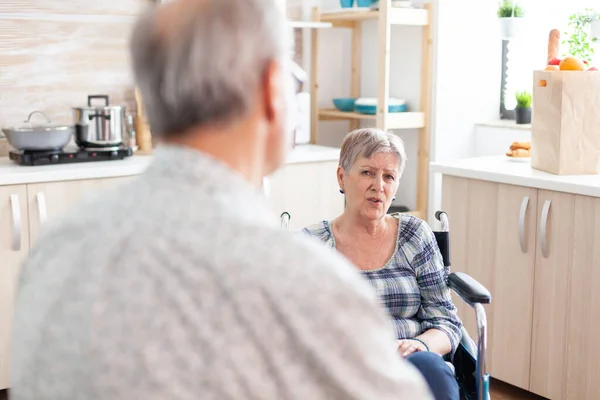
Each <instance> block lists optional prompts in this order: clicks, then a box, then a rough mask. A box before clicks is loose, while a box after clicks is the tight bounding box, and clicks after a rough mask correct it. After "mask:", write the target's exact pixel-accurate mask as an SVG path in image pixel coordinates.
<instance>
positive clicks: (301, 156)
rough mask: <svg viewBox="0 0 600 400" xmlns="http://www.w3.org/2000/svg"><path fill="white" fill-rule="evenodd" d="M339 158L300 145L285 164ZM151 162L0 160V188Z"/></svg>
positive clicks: (126, 170) (115, 172)
mask: <svg viewBox="0 0 600 400" xmlns="http://www.w3.org/2000/svg"><path fill="white" fill-rule="evenodd" d="M339 156H340V149H338V148H334V147H324V146H316V145H298V146H296V148H295V149H294V151H292V153H291V154H290V155H289V157H288V159H287V160H286V164H297V163H305V162H321V161H337V160H338V159H339ZM152 159H153V157H152V156H142V155H134V156H133V157H129V158H126V159H124V160H115V161H97V162H86V163H77V164H60V165H44V166H37V167H30V166H21V165H17V164H15V163H14V162H13V161H11V160H10V159H9V158H8V157H0V185H20V184H26V183H39V182H55V181H70V180H79V179H98V178H115V177H120V176H129V175H137V174H140V173H142V172H143V171H145V170H146V168H147V167H148V165H149V164H150V163H151V162H152Z"/></svg>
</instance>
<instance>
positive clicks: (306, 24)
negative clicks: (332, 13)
mask: <svg viewBox="0 0 600 400" xmlns="http://www.w3.org/2000/svg"><path fill="white" fill-rule="evenodd" d="M288 24H289V25H290V26H291V27H292V28H309V29H318V28H331V27H332V26H333V24H332V23H331V22H313V21H288Z"/></svg>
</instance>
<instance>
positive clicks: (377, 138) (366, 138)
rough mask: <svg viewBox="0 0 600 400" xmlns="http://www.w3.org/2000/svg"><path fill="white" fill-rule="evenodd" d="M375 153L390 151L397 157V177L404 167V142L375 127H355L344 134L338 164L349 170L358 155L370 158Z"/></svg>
mask: <svg viewBox="0 0 600 400" xmlns="http://www.w3.org/2000/svg"><path fill="white" fill-rule="evenodd" d="M376 153H392V154H395V155H396V157H398V178H400V177H401V176H402V174H403V173H404V168H405V167H406V152H405V150H404V142H403V141H402V139H400V138H399V137H398V136H396V135H394V134H393V133H391V132H386V131H383V130H381V129H376V128H364V129H356V130H354V131H352V132H350V133H348V134H347V135H346V137H345V138H344V142H343V143H342V149H341V152H340V166H341V167H342V168H343V169H344V170H345V171H349V170H350V169H351V168H352V166H353V165H354V163H355V162H356V160H358V159H359V158H360V157H365V158H371V157H372V156H373V155H375V154H376Z"/></svg>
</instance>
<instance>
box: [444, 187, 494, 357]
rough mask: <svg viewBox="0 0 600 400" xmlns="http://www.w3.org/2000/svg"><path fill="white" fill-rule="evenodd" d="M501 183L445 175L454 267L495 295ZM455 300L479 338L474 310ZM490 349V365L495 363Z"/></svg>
mask: <svg viewBox="0 0 600 400" xmlns="http://www.w3.org/2000/svg"><path fill="white" fill-rule="evenodd" d="M497 201H498V184H496V183H491V182H485V181H478V180H473V179H465V178H458V177H453V176H444V178H443V188H442V204H443V206H442V207H443V209H444V211H446V212H447V213H448V218H449V220H450V254H451V262H452V270H453V271H457V272H465V273H467V274H469V275H471V276H472V277H473V278H475V279H477V280H478V281H479V282H480V283H481V284H482V285H484V286H485V287H487V288H488V289H489V290H490V291H491V293H492V296H493V295H494V291H493V290H492V283H493V276H494V260H495V252H496V212H497ZM452 296H453V301H454V304H455V305H456V307H457V309H458V314H459V316H460V318H461V320H462V321H463V324H464V326H465V328H466V329H467V331H468V332H469V335H470V336H471V337H472V338H473V339H476V338H477V325H476V322H475V312H474V310H473V309H472V308H471V307H470V306H469V305H468V304H466V303H465V302H464V301H463V300H462V299H461V298H460V297H458V296H457V295H455V294H454V293H453V295H452ZM494 303H495V302H494V301H493V300H492V305H486V306H485V309H486V315H487V320H488V326H493V323H494V322H493V309H492V307H493V304H494ZM492 333H493V331H491V330H489V329H488V349H490V348H491V347H492V346H493V345H494V342H493V339H494V338H493V335H492ZM490 355H491V354H490V352H489V350H488V368H490V367H491V363H492V362H493V360H492V357H490Z"/></svg>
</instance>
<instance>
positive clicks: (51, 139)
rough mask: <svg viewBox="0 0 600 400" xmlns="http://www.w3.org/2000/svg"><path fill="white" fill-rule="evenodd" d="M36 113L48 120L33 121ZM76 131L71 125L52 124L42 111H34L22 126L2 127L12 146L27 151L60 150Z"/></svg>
mask: <svg viewBox="0 0 600 400" xmlns="http://www.w3.org/2000/svg"><path fill="white" fill-rule="evenodd" d="M34 114H41V115H42V116H43V117H44V118H45V119H46V122H45V123H42V124H33V123H31V122H30V120H31V116H32V115H34ZM74 131H75V130H74V128H73V126H70V125H55V124H52V122H51V121H50V119H48V117H46V115H44V113H42V112H41V111H32V112H31V114H29V116H28V117H27V120H25V122H24V125H22V126H16V127H9V128H2V133H4V136H6V140H7V141H8V143H9V144H10V145H11V146H12V147H14V148H15V149H17V150H27V151H50V150H60V149H62V148H63V147H65V146H66V145H67V144H68V143H69V141H70V140H71V137H72V136H73V132H74Z"/></svg>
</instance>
